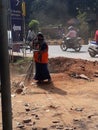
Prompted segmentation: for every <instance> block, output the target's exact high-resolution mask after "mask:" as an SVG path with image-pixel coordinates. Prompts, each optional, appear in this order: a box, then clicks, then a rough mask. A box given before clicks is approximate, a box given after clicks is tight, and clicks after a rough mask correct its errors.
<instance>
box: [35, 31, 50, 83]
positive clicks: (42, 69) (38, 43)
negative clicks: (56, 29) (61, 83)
mask: <svg viewBox="0 0 98 130" xmlns="http://www.w3.org/2000/svg"><path fill="white" fill-rule="evenodd" d="M33 44H35V45H34V61H35V76H34V79H35V80H37V83H43V82H44V80H47V82H48V83H50V82H51V76H50V73H49V70H48V45H47V43H46V41H45V39H44V36H43V34H42V33H41V32H38V34H37V38H36V40H34V43H33Z"/></svg>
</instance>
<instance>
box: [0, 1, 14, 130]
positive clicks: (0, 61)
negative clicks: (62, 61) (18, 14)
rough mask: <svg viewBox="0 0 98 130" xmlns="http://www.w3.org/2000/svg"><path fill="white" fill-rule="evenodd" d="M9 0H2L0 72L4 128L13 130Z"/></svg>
mask: <svg viewBox="0 0 98 130" xmlns="http://www.w3.org/2000/svg"><path fill="white" fill-rule="evenodd" d="M8 2H9V0H0V74H1V104H2V105H1V107H2V127H3V130H12V109H11V90H10V72H9V54H8V39H7V12H8Z"/></svg>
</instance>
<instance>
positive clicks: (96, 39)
mask: <svg viewBox="0 0 98 130" xmlns="http://www.w3.org/2000/svg"><path fill="white" fill-rule="evenodd" d="M95 41H96V42H98V30H96V32H95Z"/></svg>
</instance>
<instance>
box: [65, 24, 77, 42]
mask: <svg viewBox="0 0 98 130" xmlns="http://www.w3.org/2000/svg"><path fill="white" fill-rule="evenodd" d="M65 37H66V40H67V42H68V44H69V43H70V40H71V39H72V40H75V39H76V37H77V31H76V30H75V28H74V27H73V26H69V27H68V33H67V34H66V35H65Z"/></svg>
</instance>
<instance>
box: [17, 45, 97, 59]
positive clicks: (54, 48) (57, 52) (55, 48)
mask: <svg viewBox="0 0 98 130" xmlns="http://www.w3.org/2000/svg"><path fill="white" fill-rule="evenodd" d="M16 54H18V55H23V54H22V53H16ZM32 55H33V52H31V53H30V51H29V50H27V51H26V56H32ZM51 57H69V58H76V59H85V60H90V61H98V56H96V57H95V58H92V57H90V55H89V53H88V45H83V46H82V48H81V50H80V52H75V51H74V50H73V49H68V50H67V51H62V50H61V48H60V46H59V45H49V58H51Z"/></svg>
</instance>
